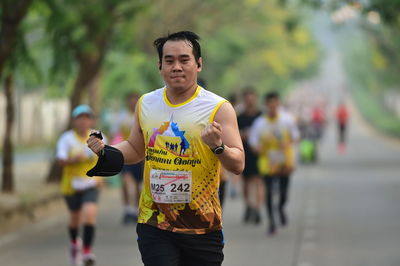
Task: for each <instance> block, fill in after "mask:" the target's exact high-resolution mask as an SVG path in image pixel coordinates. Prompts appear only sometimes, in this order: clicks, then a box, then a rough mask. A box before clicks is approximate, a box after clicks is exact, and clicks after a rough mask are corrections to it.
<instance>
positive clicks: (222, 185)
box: [218, 180, 226, 208]
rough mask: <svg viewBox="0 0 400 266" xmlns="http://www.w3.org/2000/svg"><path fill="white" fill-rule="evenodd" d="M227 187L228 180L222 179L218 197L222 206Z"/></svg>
mask: <svg viewBox="0 0 400 266" xmlns="http://www.w3.org/2000/svg"><path fill="white" fill-rule="evenodd" d="M225 187H226V181H225V180H221V183H219V191H218V197H219V202H220V203H221V208H222V207H223V205H224V199H225Z"/></svg>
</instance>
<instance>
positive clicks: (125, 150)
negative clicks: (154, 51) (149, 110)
mask: <svg viewBox="0 0 400 266" xmlns="http://www.w3.org/2000/svg"><path fill="white" fill-rule="evenodd" d="M137 109H138V105H137V106H136V110H135V115H134V118H133V124H132V129H131V133H130V135H129V137H128V139H127V140H124V141H122V142H120V143H118V144H115V145H112V146H113V147H115V148H117V149H118V150H120V151H121V152H122V154H123V155H124V163H125V164H134V163H138V162H140V161H142V160H143V159H144V155H145V148H144V138H143V132H142V130H141V128H140V124H139V118H138V110H137ZM87 144H88V146H89V148H90V149H91V150H92V151H93V152H94V153H96V154H97V155H99V154H100V152H101V151H102V150H103V149H104V146H105V144H104V142H103V141H102V140H100V139H98V138H96V137H94V136H91V137H90V138H89V139H88V141H87Z"/></svg>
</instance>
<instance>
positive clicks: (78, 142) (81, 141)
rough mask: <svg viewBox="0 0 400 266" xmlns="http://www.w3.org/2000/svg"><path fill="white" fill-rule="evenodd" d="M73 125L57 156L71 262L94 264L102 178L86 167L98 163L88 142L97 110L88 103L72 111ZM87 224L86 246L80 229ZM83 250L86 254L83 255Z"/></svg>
mask: <svg viewBox="0 0 400 266" xmlns="http://www.w3.org/2000/svg"><path fill="white" fill-rule="evenodd" d="M72 119H73V120H72V129H71V130H68V131H66V132H64V133H63V134H62V135H61V137H60V139H59V140H58V143H57V155H56V156H57V160H58V163H59V164H60V165H61V166H63V173H62V180H61V190H62V193H63V195H64V198H65V202H66V204H67V207H68V210H69V215H70V216H69V227H68V233H69V236H70V242H71V243H70V260H71V265H81V262H82V259H83V263H84V265H85V266H88V265H94V263H95V256H94V255H93V253H92V245H93V240H94V236H95V229H96V216H97V199H98V194H99V190H98V187H99V184H100V183H101V179H99V178H89V177H87V176H86V171H87V170H88V169H90V168H91V167H93V166H94V165H95V164H96V156H95V155H94V154H93V153H92V152H91V151H90V150H89V149H88V147H87V146H86V140H87V139H88V138H89V134H90V131H91V128H92V126H93V123H94V114H93V111H92V109H91V108H90V107H89V106H87V105H79V106H77V107H76V108H75V109H74V110H73V111H72ZM82 224H83V250H82V245H81V240H80V238H79V231H80V229H81V225H82ZM82 251H83V258H82V256H81V255H82V254H81V253H82Z"/></svg>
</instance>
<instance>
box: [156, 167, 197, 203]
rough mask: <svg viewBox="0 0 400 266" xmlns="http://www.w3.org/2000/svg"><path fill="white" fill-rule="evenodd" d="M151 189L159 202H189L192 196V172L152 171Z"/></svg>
mask: <svg viewBox="0 0 400 266" xmlns="http://www.w3.org/2000/svg"><path fill="white" fill-rule="evenodd" d="M150 189H151V195H152V197H153V201H154V202H157V203H189V202H190V201H191V196H192V172H190V171H167V170H155V169H151V171H150Z"/></svg>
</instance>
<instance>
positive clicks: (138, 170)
mask: <svg viewBox="0 0 400 266" xmlns="http://www.w3.org/2000/svg"><path fill="white" fill-rule="evenodd" d="M121 173H122V174H124V173H129V174H131V176H132V177H133V179H135V180H136V182H138V183H141V182H142V181H143V162H141V163H137V164H125V165H124V167H122V170H121Z"/></svg>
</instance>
